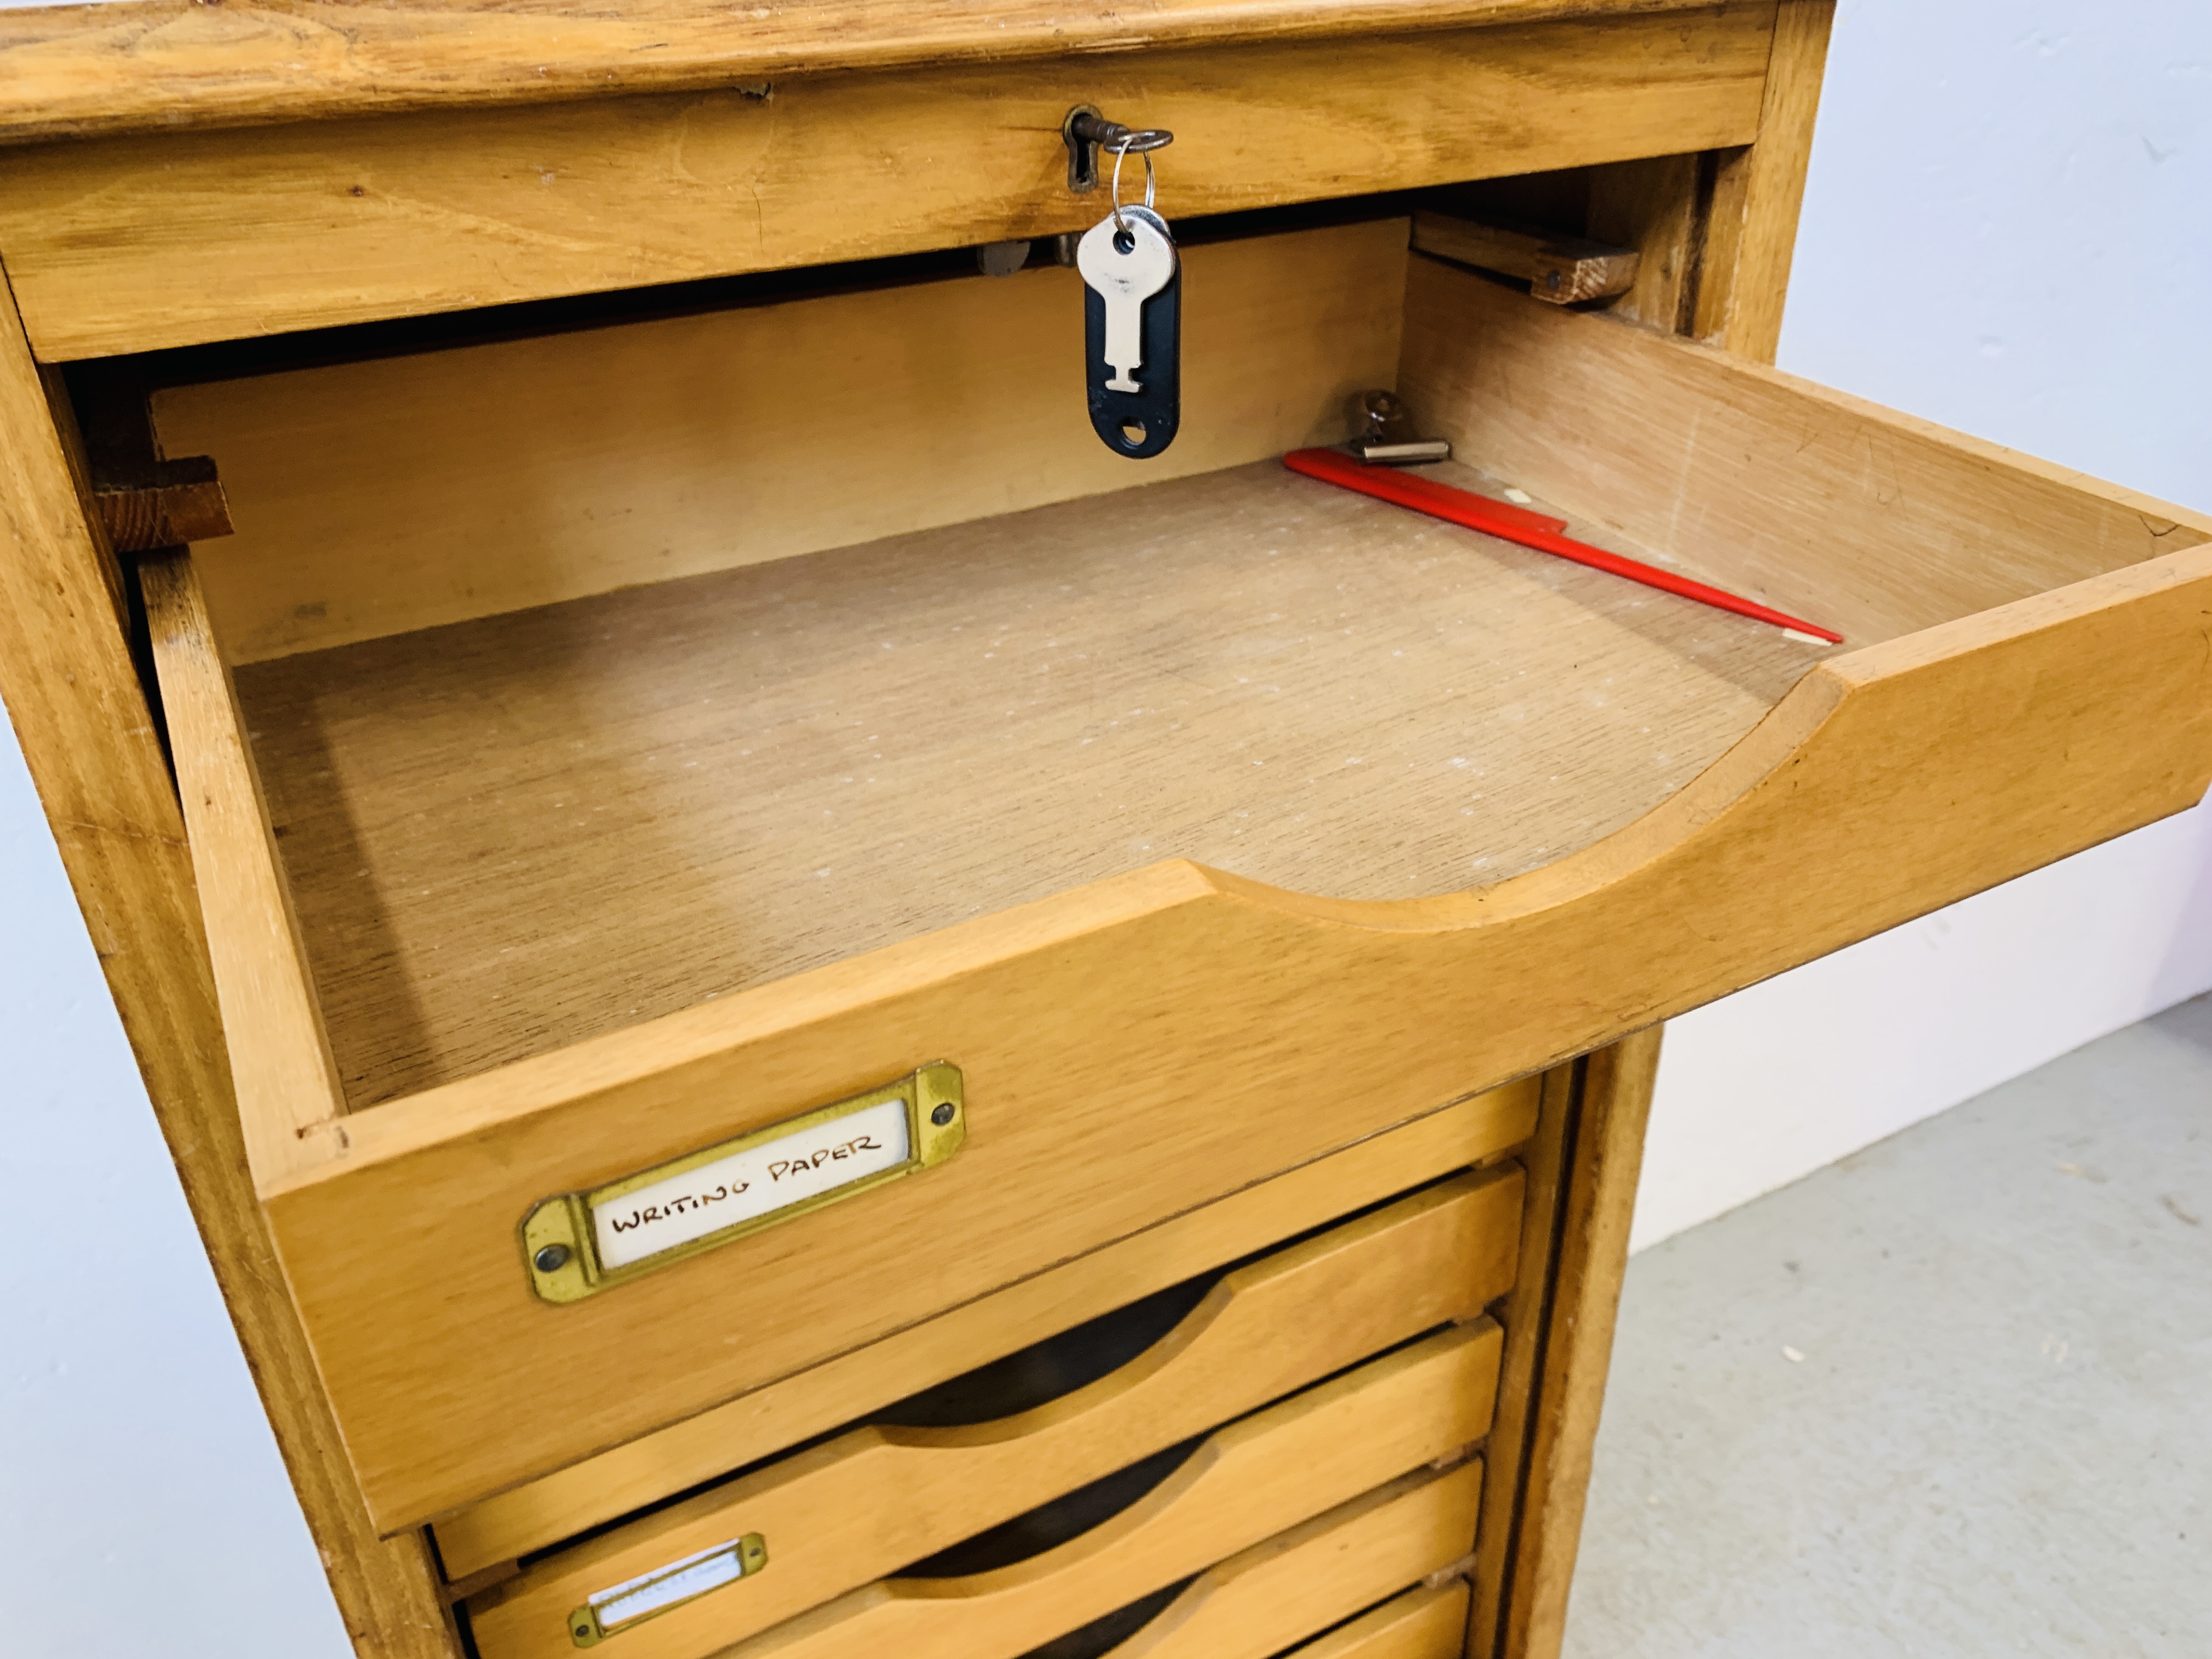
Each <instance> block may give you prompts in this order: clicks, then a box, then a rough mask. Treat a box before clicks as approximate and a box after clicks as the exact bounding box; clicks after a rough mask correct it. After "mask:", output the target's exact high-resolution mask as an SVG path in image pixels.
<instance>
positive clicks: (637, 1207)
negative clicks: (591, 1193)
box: [591, 1099, 912, 1268]
mask: <svg viewBox="0 0 2212 1659" xmlns="http://www.w3.org/2000/svg"><path fill="white" fill-rule="evenodd" d="M907 1122H908V1120H907V1103H906V1102H905V1101H904V1100H903V1099H896V1100H886V1101H884V1102H882V1103H880V1104H878V1105H874V1106H869V1107H864V1108H863V1109H860V1111H857V1112H848V1113H847V1114H846V1115H844V1116H842V1117H838V1118H832V1119H831V1120H830V1121H829V1122H827V1123H817V1124H814V1125H812V1126H811V1127H808V1128H804V1129H795V1130H793V1132H792V1133H789V1134H787V1135H780V1136H778V1137H777V1138H776V1139H774V1140H764V1141H762V1142H760V1143H759V1144H758V1145H757V1146H748V1147H746V1148H744V1150H743V1151H742V1152H732V1153H731V1154H730V1155H729V1156H728V1157H727V1158H716V1159H715V1160H714V1162H713V1163H711V1164H700V1165H699V1166H698V1167H697V1168H696V1169H694V1170H686V1171H685V1172H684V1174H682V1175H679V1176H669V1177H668V1178H667V1179H666V1180H665V1181H656V1182H653V1184H652V1185H651V1186H649V1187H640V1188H636V1189H635V1190H634V1191H631V1192H627V1193H624V1194H623V1195H622V1196H621V1197H619V1198H611V1199H608V1200H605V1201H604V1202H600V1203H595V1204H593V1205H592V1206H591V1207H592V1237H593V1242H594V1243H597V1245H598V1246H599V1265H600V1266H601V1267H605V1268H615V1267H630V1266H633V1265H634V1264H635V1263H637V1262H640V1261H644V1260H645V1259H646V1258H647V1257H648V1256H653V1255H659V1254H660V1252H661V1251H663V1250H670V1249H675V1248H676V1247H677V1246H678V1245H679V1244H689V1243H691V1242H692V1241H693V1240H695V1239H701V1238H704V1237H707V1236H708V1234H709V1233H718V1232H720V1231H722V1229H723V1228H725V1227H731V1226H735V1225H737V1224H738V1222H741V1221H751V1220H754V1219H757V1218H759V1217H761V1216H764V1215H769V1214H771V1213H772V1212H775V1211H777V1210H781V1209H784V1208H786V1207H787V1206H791V1205H793V1204H802V1203H804V1202H805V1201H806V1200H808V1199H810V1198H819V1197H821V1196H822V1195H823V1194H824V1193H833V1192H836V1190H837V1189H838V1188H840V1187H846V1186H849V1185H851V1184H852V1183H853V1182H855V1181H865V1180H866V1179H867V1177H868V1176H873V1175H881V1174H882V1173H884V1171H885V1170H896V1168H898V1167H899V1165H901V1164H904V1163H905V1162H906V1161H907V1160H908V1158H909V1157H911V1156H912V1147H911V1146H910V1145H909V1143H908V1133H907Z"/></svg>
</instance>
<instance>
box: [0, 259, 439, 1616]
mask: <svg viewBox="0 0 2212 1659" xmlns="http://www.w3.org/2000/svg"><path fill="white" fill-rule="evenodd" d="M0 431H4V433H5V434H6V442H5V443H4V444H0V519H4V520H5V533H4V535H0V696H4V698H5V699H6V702H7V706H8V713H9V716H10V717H11V718H12V720H13V721H14V723H15V733H16V736H17V737H18V738H20V739H21V743H22V746H23V754H24V757H25V759H26V760H27V762H28V763H29V765H30V769H31V775H32V777H33V781H35V782H36V784H37V786H38V790H39V794H40V799H41V800H42V801H43V802H44V804H45V805H46V817H47V821H48V823H51V824H52V827H53V831H54V837H55V839H56V841H57V842H58V843H59V844H60V848H61V854H62V861H63V864H64V866H65V867H66V868H67V869H68V871H69V876H70V884H71V886H72V887H73V888H74V889H75V890H76V897H77V902H78V904H79V905H80V906H81V907H82V909H83V912H84V918H85V924H86V926H87V927H88V929H89V930H90V932H91V933H92V937H93V943H94V948H95V949H96V950H97V951H99V953H100V967H101V969H102V970H103V971H104V972H105V973H106V976H107V982H108V987H109V989H110V991H111V992H112V994H113V995H114V998H115V1002H116V1006H117V1008H118V1011H119V1012H120V1013H121V1015H122V1018H123V1028H124V1030H125V1033H126V1034H127V1036H129V1038H130V1041H131V1048H132V1050H133V1052H134V1053H135V1054H137V1060H138V1065H139V1068H140V1070H141V1072H142V1073H143V1075H144V1078H145V1080H146V1090H147V1093H148V1095H149V1097H150V1098H151V1099H152V1101H153V1104H154V1109H155V1115H157V1116H158V1117H159V1119H160V1120H161V1131H162V1133H163V1135H164V1136H165V1137H166V1139H167V1141H168V1145H169V1149H170V1152H171V1155H172V1156H173V1158H175V1160H176V1164H177V1170H178V1173H179V1176H180V1177H181V1178H182V1180H183V1182H184V1188H185V1198H186V1199H187V1200H188V1201H189V1202H190V1204H191V1211H192V1216H193V1219H194V1220H195V1222H196V1223H197V1225H198V1227H199V1230H200V1237H201V1238H202V1240H203V1241H204V1243H205V1244H206V1246H207V1251H208V1255H209V1256H210V1259H211V1260H212V1261H213V1263H214V1266H215V1272H216V1279H217V1280H218V1282H219V1283H220V1284H221V1285H222V1291H223V1296H224V1298H225V1300H226V1301H227V1302H228V1304H229V1307H230V1311H231V1317H232V1319H233V1321H234V1322H235V1324H236V1326H237V1328H238V1334H239V1340H240V1343H241V1344H242V1345H243V1346H244V1347H245V1350H246V1360H247V1363H248V1364H249V1365H250V1366H251V1367H252V1371H253V1376H254V1381H255V1383H256V1384H257V1386H258V1388H259V1389H260V1391H261V1397H262V1401H263V1404H264V1406H265V1407H266V1408H267V1409H268V1411H269V1413H270V1420H271V1422H272V1423H273V1425H274V1426H275V1428H276V1439H277V1443H278V1445H279V1446H280V1448H281V1449H283V1455H284V1460H285V1462H286V1465H287V1467H288V1468H289V1470H290V1473H291V1476H292V1480H293V1484H294V1486H295V1487H296V1488H297V1489H298V1492H299V1494H300V1501H301V1507H302V1508H303V1509H304V1510H306V1511H307V1523H308V1526H309V1528H310V1529H311V1530H312V1532H313V1535H314V1539H315V1542H316V1544H317V1546H318V1547H319V1550H320V1551H321V1553H322V1556H323V1559H324V1561H325V1565H326V1568H327V1571H329V1573H330V1578H331V1589H332V1591H333V1593H334V1594H335V1595H336V1596H337V1602H338V1607H339V1610H340V1612H341V1613H342V1615H343V1618H344V1620H345V1625H346V1628H347V1631H348V1632H349V1634H350V1635H351V1636H352V1638H353V1640H354V1644H355V1646H356V1650H358V1651H359V1652H360V1653H361V1654H362V1655H363V1656H365V1659H367V1656H374V1659H453V1655H454V1654H455V1653H456V1651H457V1650H456V1648H455V1646H454V1644H453V1637H452V1633H451V1626H450V1625H449V1623H448V1620H447V1615H446V1613H445V1610H444V1607H443V1605H442V1603H441V1601H440V1599H439V1597H438V1595H437V1594H436V1592H435V1588H434V1581H433V1578H432V1576H431V1570H430V1565H429V1560H428V1552H427V1550H426V1549H425V1547H424V1546H423V1544H422V1541H421V1540H420V1538H419V1537H417V1536H416V1535H414V1534H409V1535H407V1536H405V1537H404V1538H400V1539H397V1540H394V1541H392V1542H390V1543H385V1542H382V1541H380V1540H379V1539H378V1538H377V1536H376V1534H375V1531H374V1528H372V1527H371V1526H370V1524H369V1522H368V1514H367V1511H366V1510H364V1508H363V1507H362V1499H361V1495H360V1492H359V1491H358V1490H357V1488H356V1486H355V1485H354V1483H353V1480H352V1476H351V1474H350V1472H349V1468H348V1467H347V1464H346V1460H345V1454H344V1450H343V1447H342V1445H341V1444H340V1442H339V1439H338V1435H337V1426H336V1425H335V1424H334V1423H333V1422H332V1421H331V1416H330V1411H329V1407H328V1406H327V1404H326V1403H325V1401H324V1398H323V1395H322V1392H321V1389H320V1387H319V1384H318V1383H317V1380H316V1376H315V1370H314V1366H313V1361H312V1359H311V1358H310V1357H309V1355H308V1352H307V1343H306V1340H305V1339H304V1338H303V1336H302V1335H301V1331H300V1328H299V1324H298V1322H297V1320H296V1318H295V1316H294V1314H293V1311H292V1307H291V1304H290V1303H289V1300H288V1299H287V1298H286V1296H285V1292H284V1284H283V1273H282V1272H281V1271H280V1270H279V1268H278V1267H277V1263H276V1255H275V1252H274V1251H273V1249H271V1248H270V1240H269V1236H268V1233H267V1231H266V1230H265V1227H264V1223H263V1219H262V1215H261V1212H260V1210H259V1208H258V1206H257V1205H256V1204H255V1202H254V1196H253V1190H252V1182H251V1180H250V1178H249V1176H248V1175H247V1171H246V1149H245V1146H244V1143H243V1139H242V1138H241V1135H240V1129H239V1123H238V1116H237V1112H236V1108H235V1103H234V1100H233V1097H232V1091H231V1080H230V1073H229V1069H228V1062H227V1060H226V1058H225V1054H224V1048H223V1041H222V1024H221V1020H220V1018H219V1017H218V1015H217V1012H216V996H215V984H214V978H213V975H212V973H211V972H210V969H209V966H208V956H207V942H206V936H205V934H204V931H203V929H202V927H201V921H200V913H199V905H198V902H197V896H196V895H195V891H194V888H193V882H192V872H191V859H190V854H189V853H188V851H187V848H186V847H185V831H184V824H183V822H182V820H181V818H180V817H179V811H178V806H177V800H176V797H175V796H174V794H173V793H172V792H171V789H170V784H169V777H168V772H167V766H166V763H165V762H164V760H163V757H162V754H161V744H160V740H159V738H158V737H157V736H156V734H155V727H154V722H153V720H152V717H151V714H150V713H149V709H148V708H147V705H146V701H145V696H144V693H143V690H142V689H141V687H140V685H139V683H138V679H137V672H136V671H135V669H134V668H133V666H132V664H131V653H130V647H129V645H128V642H127V641H126V639H125V633H124V629H123V623H122V621H121V618H120V617H119V616H118V611H117V609H116V604H115V599H114V595H113V592H112V587H111V586H110V585H109V583H108V581H107V579H106V576H105V575H104V574H102V572H103V566H104V565H105V563H106V559H107V553H106V549H105V547H104V546H102V545H100V544H99V543H98V542H97V541H96V540H95V537H96V536H97V534H98V532H97V531H96V530H94V528H93V527H92V524H91V522H90V515H89V514H88V513H87V511H86V509H85V505H84V503H83V501H82V498H81V496H80V495H79V492H78V484H77V482H76V478H75V477H73V475H72V472H71V469H70V464H69V459H68V457H67V455H66V453H64V448H63V446H62V443H61V441H60V436H59V435H58V432H57V430H56V426H55V420H54V416H53V414H52V410H50V409H49V407H48V404H47V401H46V393H45V390H44V388H43V386H41V384H40V377H39V374H38V370H37V368H36V366H35V365H34V364H33V362H32V359H31V355H30V349H29V346H28V343H27V341H26V340H25V339H24V337H23V333H22V329H21V324H20V322H19V321H18V319H17V318H16V316H15V310H14V306H13V302H12V301H10V300H9V299H8V298H7V297H6V296H5V295H4V293H0Z"/></svg>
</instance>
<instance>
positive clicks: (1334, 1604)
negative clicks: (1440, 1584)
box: [1105, 1459, 1482, 1659]
mask: <svg viewBox="0 0 2212 1659" xmlns="http://www.w3.org/2000/svg"><path fill="white" fill-rule="evenodd" d="M1481 1498H1482V1464H1481V1462H1480V1460H1479V1459H1476V1460H1472V1461H1470V1462H1465V1463H1462V1464H1460V1465H1459V1466H1458V1467H1457V1468H1452V1469H1448V1470H1446V1471H1444V1472H1443V1473H1442V1474H1439V1473H1437V1472H1436V1471H1435V1470H1432V1469H1423V1470H1421V1471H1419V1473H1417V1474H1408V1475H1404V1476H1401V1478H1400V1479H1398V1480H1394V1481H1392V1482H1391V1483H1390V1484H1389V1486H1382V1487H1378V1488H1377V1489H1376V1490H1375V1491H1374V1492H1368V1493H1366V1494H1364V1495H1363V1496H1361V1497H1358V1498H1353V1499H1352V1501H1351V1502H1350V1503H1348V1504H1339V1505H1337V1507H1336V1508H1334V1509H1333V1510H1329V1511H1328V1513H1327V1514H1324V1515H1317V1516H1315V1517H1314V1518H1313V1519H1312V1520H1310V1521H1309V1522H1305V1523H1304V1525H1303V1526H1297V1527H1293V1528H1291V1529H1290V1530H1289V1531H1287V1532H1284V1533H1279V1534H1277V1535H1276V1536H1274V1537H1273V1538H1270V1539H1268V1540H1267V1541H1265V1542H1262V1543H1258V1544H1255V1545H1254V1546H1252V1547H1251V1548H1249V1549H1248V1550H1244V1551H1243V1552H1241V1553H1238V1554H1236V1555H1233V1556H1231V1557H1230V1559H1228V1560H1226V1561H1224V1562H1223V1563H1222V1564H1221V1565H1219V1566H1217V1567H1210V1568H1208V1569H1207V1570H1206V1571H1204V1572H1202V1573H1200V1575H1199V1576H1198V1577H1197V1578H1195V1579H1194V1580H1193V1581H1192V1582H1191V1583H1190V1584H1189V1586H1188V1588H1187V1589H1184V1590H1183V1591H1182V1593H1181V1594H1180V1595H1177V1596H1176V1598H1175V1600H1174V1601H1170V1603H1169V1604H1168V1605H1167V1606H1166V1607H1164V1608H1163V1609H1162V1610H1161V1611H1160V1612H1159V1613H1157V1614H1155V1615H1154V1616H1153V1617H1152V1620H1150V1621H1149V1622H1147V1623H1146V1626H1144V1628H1143V1629H1142V1630H1140V1631H1139V1632H1137V1633H1136V1634H1135V1635H1133V1636H1132V1637H1130V1638H1128V1639H1127V1640H1126V1641H1124V1642H1121V1643H1119V1644H1116V1645H1115V1647H1113V1648H1111V1649H1109V1650H1108V1651H1107V1653H1106V1655H1105V1659H1270V1656H1273V1655H1276V1654H1279V1653H1282V1652H1283V1651H1284V1650H1285V1649H1286V1648H1287V1647H1288V1646H1289V1645H1290V1644H1292V1643H1294V1642H1297V1641H1300V1640H1302V1639H1304V1638H1306V1637H1309V1636H1310V1635H1312V1634H1313V1633H1314V1632H1316V1631H1321V1630H1326V1629H1327V1628H1328V1626H1331V1625H1334V1624H1335V1623H1336V1622H1337V1621H1338V1620H1341V1619H1345V1618H1346V1617H1348V1616H1349V1615H1351V1614H1352V1613H1355V1612H1357V1611H1358V1609H1360V1608H1362V1607H1369V1606H1370V1605H1371V1604H1373V1603H1374V1602H1375V1601H1376V1600H1377V1599H1378V1598H1380V1597H1383V1596H1386V1595H1390V1593H1391V1592H1392V1591H1394V1590H1397V1589H1401V1587H1403V1586H1404V1585H1407V1584H1408V1583H1416V1582H1417V1581H1419V1580H1420V1579H1423V1578H1425V1577H1428V1576H1429V1575H1430V1574H1431V1573H1437V1572H1442V1571H1445V1570H1446V1569H1447V1568H1449V1567H1450V1566H1451V1565H1452V1564H1453V1563H1454V1562H1455V1561H1457V1560H1459V1559H1460V1558H1461V1557H1462V1556H1463V1555H1465V1554H1466V1553H1467V1547H1468V1540H1470V1539H1472V1538H1473V1537H1474V1528H1475V1519H1476V1510H1477V1509H1478V1507H1479V1506H1480V1503H1481ZM1465 1595H1466V1586H1465V1585H1464V1584H1457V1583H1455V1584H1454V1585H1452V1586H1451V1587H1450V1588H1449V1589H1448V1590H1445V1591H1443V1592H1442V1593H1437V1592H1429V1591H1424V1590H1419V1589H1416V1590H1413V1591H1412V1592H1410V1594H1409V1595H1408V1596H1407V1597H1406V1598H1401V1599H1404V1600H1406V1601H1407V1603H1408V1605H1407V1606H1405V1607H1400V1608H1399V1609H1398V1615H1399V1616H1403V1617H1405V1618H1407V1619H1409V1620H1410V1619H1413V1618H1414V1617H1417V1616H1418V1615H1417V1614H1416V1613H1415V1607H1414V1605H1413V1601H1414V1600H1415V1598H1419V1604H1420V1606H1421V1607H1424V1608H1425V1607H1427V1605H1428V1603H1429V1602H1431V1601H1441V1602H1443V1603H1444V1604H1445V1606H1446V1607H1449V1606H1450V1604H1452V1603H1453V1602H1455V1601H1463V1600H1464V1599H1465ZM1462 1616H1463V1615H1462ZM1360 1622H1362V1623H1364V1622H1365V1621H1364V1620H1362V1621H1360ZM1390 1622H1392V1623H1393V1624H1395V1623H1396V1622H1397V1617H1396V1616H1394V1618H1393V1620H1391V1621H1390ZM1424 1622H1425V1623H1427V1624H1436V1625H1442V1624H1443V1622H1444V1620H1443V1616H1441V1615H1440V1614H1439V1613H1436V1612H1433V1611H1432V1612H1429V1613H1428V1614H1427V1617H1426V1619H1425V1621H1424ZM1458 1634H1459V1632H1458V1631H1457V1629H1456V1628H1454V1629H1453V1630H1452V1632H1451V1635H1452V1638H1453V1645H1451V1646H1449V1647H1444V1646H1442V1645H1437V1646H1435V1647H1432V1648H1429V1649H1425V1650H1424V1649H1412V1650H1408V1652H1409V1653H1421V1654H1423V1655H1424V1656H1426V1655H1429V1654H1433V1655H1435V1656H1437V1659H1443V1656H1445V1655H1449V1656H1450V1659H1458V1653H1459V1650H1458V1647H1457V1638H1458ZM1301 1651H1304V1650H1301ZM1356 1651H1360V1652H1363V1653H1364V1652H1365V1651H1367V1650H1356Z"/></svg>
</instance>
